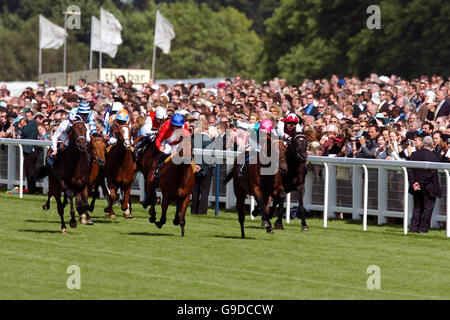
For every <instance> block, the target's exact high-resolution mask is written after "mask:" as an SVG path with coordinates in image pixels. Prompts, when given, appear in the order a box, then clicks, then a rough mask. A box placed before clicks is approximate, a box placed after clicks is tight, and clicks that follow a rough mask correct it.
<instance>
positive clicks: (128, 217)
mask: <svg viewBox="0 0 450 320" xmlns="http://www.w3.org/2000/svg"><path fill="white" fill-rule="evenodd" d="M123 217H124V218H125V219H133V216H132V215H131V213H129V214H126V213H124V214H123Z"/></svg>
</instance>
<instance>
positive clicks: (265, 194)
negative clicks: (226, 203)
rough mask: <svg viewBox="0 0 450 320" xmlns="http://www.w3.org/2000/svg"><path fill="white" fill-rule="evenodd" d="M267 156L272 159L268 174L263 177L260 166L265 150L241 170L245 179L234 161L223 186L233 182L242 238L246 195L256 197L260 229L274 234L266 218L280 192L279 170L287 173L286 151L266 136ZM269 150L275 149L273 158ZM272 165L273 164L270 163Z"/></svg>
mask: <svg viewBox="0 0 450 320" xmlns="http://www.w3.org/2000/svg"><path fill="white" fill-rule="evenodd" d="M265 144H266V145H267V148H263V150H268V153H270V155H265V156H266V157H267V156H268V157H270V158H271V159H273V160H275V161H276V162H277V164H275V169H272V170H271V171H272V172H271V174H264V173H263V169H264V168H265V167H267V166H264V165H262V164H261V159H260V157H261V152H262V153H263V155H264V151H261V152H260V153H258V154H257V161H256V162H257V163H256V164H247V165H246V167H247V169H246V170H245V171H244V176H243V177H241V176H239V168H238V165H237V159H236V160H235V165H234V167H233V170H232V171H231V172H230V173H228V175H227V177H226V178H225V181H224V183H223V184H224V185H226V184H227V183H228V182H229V181H230V180H231V179H233V186H234V194H235V196H236V209H237V211H238V218H239V223H240V226H241V237H242V238H245V232H244V221H245V198H246V197H247V195H251V196H253V197H254V198H255V201H256V204H257V207H258V208H259V211H260V214H261V217H262V223H263V226H265V227H266V231H267V232H268V233H273V229H272V225H271V223H270V219H269V217H268V213H269V206H270V202H271V200H272V198H278V197H279V196H280V193H282V191H283V186H282V177H281V175H280V173H279V171H282V172H283V171H287V163H286V148H285V146H284V144H283V143H280V141H279V140H272V139H271V138H270V137H269V136H267V141H266V142H265ZM272 150H275V151H276V152H275V153H274V157H273V158H272V156H271V153H272ZM271 164H272V165H273V163H271Z"/></svg>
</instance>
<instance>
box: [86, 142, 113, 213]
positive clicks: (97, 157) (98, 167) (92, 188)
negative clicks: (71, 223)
mask: <svg viewBox="0 0 450 320" xmlns="http://www.w3.org/2000/svg"><path fill="white" fill-rule="evenodd" d="M88 150H89V155H90V157H91V165H90V171H89V185H88V191H89V194H91V195H92V201H91V204H90V206H89V211H90V212H92V211H94V205H95V200H96V199H97V198H98V197H99V196H100V193H99V192H98V187H101V188H102V191H103V195H104V196H105V197H106V199H107V201H108V202H109V196H108V189H106V184H105V172H104V168H105V163H106V156H105V154H106V141H105V139H103V138H102V137H101V136H91V142H90V143H89V145H88Z"/></svg>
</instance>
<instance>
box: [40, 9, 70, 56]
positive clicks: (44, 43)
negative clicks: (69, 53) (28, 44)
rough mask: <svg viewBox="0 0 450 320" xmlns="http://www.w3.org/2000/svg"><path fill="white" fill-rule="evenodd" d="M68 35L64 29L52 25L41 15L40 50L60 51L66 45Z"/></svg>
mask: <svg viewBox="0 0 450 320" xmlns="http://www.w3.org/2000/svg"><path fill="white" fill-rule="evenodd" d="M66 36H67V33H66V32H65V31H64V28H61V27H59V26H57V25H56V24H54V23H51V22H50V21H49V20H47V19H46V18H44V17H43V16H42V15H39V39H40V40H39V48H40V49H59V48H60V47H61V46H62V45H63V44H64V39H65V38H66Z"/></svg>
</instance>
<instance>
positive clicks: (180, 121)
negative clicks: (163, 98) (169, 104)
mask: <svg viewBox="0 0 450 320" xmlns="http://www.w3.org/2000/svg"><path fill="white" fill-rule="evenodd" d="M170 124H172V125H174V126H176V127H182V126H183V125H184V117H183V116H182V115H181V114H179V113H175V114H174V115H173V117H172V119H171V120H170Z"/></svg>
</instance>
